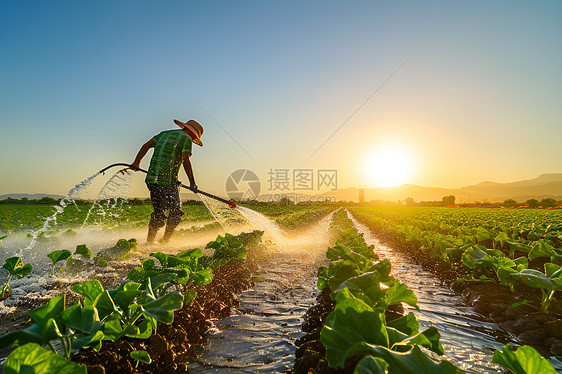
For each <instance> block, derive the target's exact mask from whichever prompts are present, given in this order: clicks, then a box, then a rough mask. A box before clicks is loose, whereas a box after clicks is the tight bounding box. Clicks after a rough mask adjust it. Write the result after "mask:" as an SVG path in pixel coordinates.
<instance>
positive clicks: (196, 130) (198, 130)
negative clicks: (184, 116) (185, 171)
mask: <svg viewBox="0 0 562 374" xmlns="http://www.w3.org/2000/svg"><path fill="white" fill-rule="evenodd" d="M174 122H175V123H176V125H178V126H179V127H181V128H182V129H187V130H189V131H190V132H191V133H192V134H193V135H194V137H193V136H192V138H193V143H195V144H197V145H199V146H201V147H202V146H203V142H202V141H201V136H202V135H203V126H201V125H200V124H199V123H198V122H197V121H195V120H192V119H190V120H189V121H187V122H185V123H183V122H181V121H178V120H177V119H175V120H174Z"/></svg>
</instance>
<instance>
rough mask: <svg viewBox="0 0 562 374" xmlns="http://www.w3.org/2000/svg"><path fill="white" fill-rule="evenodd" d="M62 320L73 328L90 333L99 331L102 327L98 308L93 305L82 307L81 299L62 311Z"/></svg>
mask: <svg viewBox="0 0 562 374" xmlns="http://www.w3.org/2000/svg"><path fill="white" fill-rule="evenodd" d="M61 320H62V322H63V323H64V324H65V326H67V327H69V328H71V329H72V330H75V331H80V332H84V333H88V334H90V333H94V332H96V331H98V330H99V329H100V327H101V322H100V318H99V315H98V310H97V309H96V308H94V307H93V306H85V307H82V304H81V303H80V302H79V301H78V302H76V304H74V305H72V306H71V307H68V308H66V309H65V311H64V312H62V315H61Z"/></svg>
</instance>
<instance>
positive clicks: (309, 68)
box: [0, 0, 562, 195]
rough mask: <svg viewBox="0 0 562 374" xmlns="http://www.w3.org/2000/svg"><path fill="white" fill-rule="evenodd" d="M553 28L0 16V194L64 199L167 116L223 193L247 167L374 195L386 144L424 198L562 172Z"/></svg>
mask: <svg viewBox="0 0 562 374" xmlns="http://www.w3.org/2000/svg"><path fill="white" fill-rule="evenodd" d="M561 19H562V2H560V1H536V2H530V1H470V2H468V1H429V2H413V1H412V2H405V1H404V2H388V1H343V0H342V1H330V0H328V1H197V2H194V1H175V2H173V1H165V2H154V1H150V2H148V1H121V2H114V1H112V2H109V1H98V2H87V3H84V2H79V3H77V2H74V1H65V2H63V1H52V2H39V1H23V2H22V1H3V2H2V3H1V5H0V127H1V128H0V129H1V139H2V142H1V147H0V157H1V170H2V182H1V183H0V194H3V193H36V192H42V193H55V194H65V193H66V192H67V191H68V190H69V189H70V188H71V187H72V186H73V185H74V184H76V183H78V182H79V181H80V180H82V179H84V178H85V177H88V176H89V175H91V174H93V173H94V172H95V171H96V170H99V169H100V168H102V167H104V166H105V165H107V164H110V163H113V162H131V161H132V160H133V158H134V156H135V154H136V152H137V151H138V148H139V147H140V146H141V145H142V143H144V142H145V141H146V140H148V139H150V138H151V136H153V135H154V134H156V133H158V132H160V131H162V130H164V129H171V128H175V125H174V124H173V122H172V120H173V119H174V118H177V119H180V120H187V119H190V118H194V119H196V120H198V121H199V122H200V123H201V124H202V125H203V126H204V128H205V133H204V135H203V141H204V143H205V146H204V147H203V148H195V149H194V154H193V159H192V161H193V165H194V170H195V175H196V178H197V182H198V184H199V186H200V187H202V188H205V189H207V190H210V191H213V192H217V193H224V181H225V178H226V177H227V176H228V175H229V173H230V172H232V171H233V170H235V169H238V168H250V169H252V170H254V171H256V172H257V173H258V174H259V175H260V176H261V177H262V179H263V181H264V182H265V179H266V178H267V176H266V173H267V171H268V170H269V169H270V168H305V167H306V168H313V169H318V168H333V169H337V170H338V177H339V187H348V186H363V187H367V186H370V185H372V180H371V179H369V175H368V174H369V173H370V171H369V168H368V167H365V162H366V161H365V160H368V159H369V158H370V157H372V156H371V155H372V154H373V152H375V151H376V149H377V147H381V146H383V145H388V144H391V145H394V146H396V147H399V148H401V149H404V150H405V151H404V152H406V153H408V154H409V155H410V158H411V159H412V160H414V161H415V165H414V167H413V171H412V172H411V173H410V175H409V176H407V178H406V179H405V180H404V182H407V183H415V184H420V185H425V186H441V187H459V186H463V185H467V184H473V183H478V182H480V181H484V180H492V181H497V182H508V181H514V180H521V179H531V178H533V177H535V176H537V175H539V174H541V173H548V172H561V171H562V170H561V169H562V168H561V167H560V160H562V147H561V146H560V139H562V68H561V67H562V38H561V36H562V22H561V21H560V20H561ZM408 58H410V59H409V60H408V62H407V63H406V64H405V65H404V66H403V67H402V69H400V71H398V72H397V73H396V74H395V75H394V77H393V78H392V79H390V81H388V82H387V83H386V84H384V86H383V87H382V88H381V89H380V90H379V91H378V92H377V93H376V94H375V95H374V96H373V97H372V98H371V99H370V100H369V101H368V102H367V103H366V104H365V105H364V106H363V107H362V108H361V110H359V111H358V112H357V113H356V114H355V115H354V116H353V117H352V118H351V119H350V120H349V121H348V122H347V123H346V124H345V125H344V126H343V127H342V128H341V130H340V131H339V132H338V133H337V134H336V136H334V137H333V138H331V139H330V140H329V141H328V142H326V144H325V145H324V146H323V147H322V148H321V149H320V150H318V152H316V153H315V154H314V156H313V157H312V158H310V159H309V160H308V161H306V160H307V159H308V158H309V157H310V155H311V154H312V153H313V152H314V151H315V150H316V149H317V148H318V147H319V146H320V145H321V144H322V143H323V142H325V141H326V140H327V139H328V138H329V136H330V135H331V134H333V133H334V131H336V129H338V128H339V127H340V126H341V125H342V124H343V123H344V122H345V121H346V120H347V119H348V118H349V117H350V116H351V115H352V114H353V113H354V112H355V111H356V110H357V109H358V108H359V107H360V106H361V105H362V104H363V103H364V102H365V100H366V99H367V98H368V97H369V96H370V95H372V94H373V92H375V90H376V89H377V88H380V87H381V85H382V84H383V82H384V81H385V80H386V79H387V78H389V76H391V75H392V74H393V72H395V71H396V70H397V68H398V67H399V66H400V65H401V64H403V63H404V61H406V60H407V59H408ZM186 91H187V92H186ZM190 95H192V96H193V97H194V98H195V99H196V100H197V102H198V103H199V104H200V105H199V104H197V102H196V101H194V100H193V98H192V97H191V96H190ZM201 106H202V107H203V108H204V109H203V108H202V107H201ZM209 114H210V115H209ZM223 128H224V129H225V130H226V131H227V132H228V133H230V134H231V135H232V136H233V137H234V139H235V140H236V142H238V143H239V144H240V145H241V146H242V147H240V146H239V145H238V144H237V143H236V142H235V141H234V140H233V139H232V138H231V137H230V136H229V135H227V133H226V132H225V131H224V130H223ZM248 154H249V155H248ZM148 161H149V156H147V157H146V158H145V159H144V160H143V163H142V166H144V167H147V165H148ZM180 175H181V177H182V178H181V179H182V180H183V181H187V178H186V177H185V175H184V174H183V171H182V172H180ZM139 178H140V179H141V182H142V178H141V177H139ZM264 184H265V183H264ZM135 188H136V189H135V194H136V195H140V194H142V193H143V192H144V187H143V186H142V183H140V186H139V187H135Z"/></svg>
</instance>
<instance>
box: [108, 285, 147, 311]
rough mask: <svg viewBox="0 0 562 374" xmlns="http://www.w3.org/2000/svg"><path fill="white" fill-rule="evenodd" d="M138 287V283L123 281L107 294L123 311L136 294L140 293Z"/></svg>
mask: <svg viewBox="0 0 562 374" xmlns="http://www.w3.org/2000/svg"><path fill="white" fill-rule="evenodd" d="M139 288H140V283H136V282H124V283H122V284H121V285H120V286H119V288H117V289H116V290H111V291H110V292H109V294H110V296H111V298H112V299H113V301H114V302H115V304H116V305H117V306H119V308H121V310H123V311H124V310H127V309H128V308H129V305H131V304H132V303H133V301H134V300H135V299H136V297H137V296H139V295H140V294H142V291H141V290H139Z"/></svg>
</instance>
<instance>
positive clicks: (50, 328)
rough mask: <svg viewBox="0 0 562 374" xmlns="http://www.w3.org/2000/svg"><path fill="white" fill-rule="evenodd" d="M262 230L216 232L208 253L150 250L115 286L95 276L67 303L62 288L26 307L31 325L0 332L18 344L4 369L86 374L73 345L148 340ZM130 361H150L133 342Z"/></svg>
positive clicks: (6, 341)
mask: <svg viewBox="0 0 562 374" xmlns="http://www.w3.org/2000/svg"><path fill="white" fill-rule="evenodd" d="M262 234H263V232H259V231H255V232H252V233H242V234H240V235H238V236H232V235H230V234H226V235H225V236H224V237H223V236H218V237H217V239H216V240H214V241H211V242H210V243H208V244H207V248H210V249H213V250H214V252H213V254H212V255H210V256H206V255H203V251H202V250H201V249H191V250H186V251H182V252H179V253H177V254H175V255H172V254H166V253H162V252H156V253H151V254H150V256H151V257H152V258H147V259H144V260H141V266H138V267H136V268H134V269H133V270H131V271H130V272H129V274H128V275H127V279H126V280H125V281H124V282H123V283H122V284H121V285H120V286H119V287H118V288H116V289H112V290H105V289H104V287H103V286H102V284H101V283H100V282H99V281H98V280H91V281H86V282H82V283H78V284H75V285H73V286H72V287H71V290H72V291H74V292H75V293H76V294H79V295H81V296H82V298H81V300H79V301H77V302H76V303H74V304H73V305H70V306H68V305H67V302H66V301H67V300H66V299H67V298H66V294H60V295H58V296H55V297H53V298H52V299H50V300H49V302H48V303H47V304H46V305H42V306H40V307H38V308H35V309H33V310H31V311H30V312H29V316H30V318H31V320H32V321H33V325H31V326H30V327H28V328H26V329H23V330H17V331H12V332H10V333H8V334H6V335H4V336H1V337H0V349H6V348H9V347H18V348H16V349H15V350H14V351H13V352H12V353H11V354H10V355H9V356H8V358H7V360H6V362H5V364H4V373H24V372H25V373H29V372H43V373H55V372H65V373H86V372H87V369H86V367H85V366H83V365H79V364H77V363H75V362H73V361H72V359H73V357H74V355H75V354H76V353H77V352H78V351H80V350H82V351H84V350H90V349H91V350H94V351H99V350H100V349H102V343H103V342H104V341H110V342H115V341H118V340H120V339H131V338H132V339H135V340H137V341H138V340H146V339H149V338H150V337H151V336H152V335H153V334H154V333H155V331H156V329H157V326H158V324H159V323H163V324H170V323H172V322H173V320H174V312H175V311H177V310H179V309H182V308H183V307H185V306H189V305H190V304H191V303H192V302H193V301H194V300H195V298H196V296H197V291H198V289H199V288H200V287H203V286H205V285H208V284H209V283H211V282H212V280H213V274H214V272H215V271H216V269H218V268H219V267H221V266H223V265H226V264H228V263H229V262H230V261H232V260H236V261H239V262H244V261H245V259H246V245H248V244H252V245H253V244H256V242H259V239H260V238H261V235H262ZM53 261H54V260H53ZM19 268H22V267H19ZM128 359H129V360H131V361H133V362H135V366H138V365H139V363H144V364H150V362H151V357H150V355H149V353H148V352H147V351H145V350H142V349H132V348H131V349H130V352H129V357H128Z"/></svg>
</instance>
